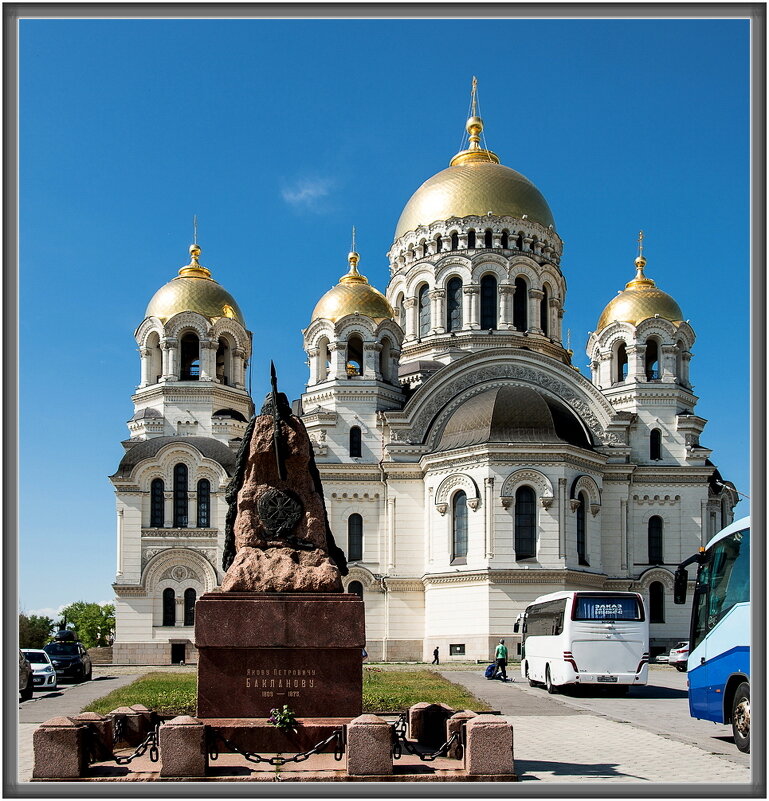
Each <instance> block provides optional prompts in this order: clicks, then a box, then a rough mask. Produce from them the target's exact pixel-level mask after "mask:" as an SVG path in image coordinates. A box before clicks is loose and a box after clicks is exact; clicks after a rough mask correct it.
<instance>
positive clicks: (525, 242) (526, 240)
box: [523, 234, 534, 253]
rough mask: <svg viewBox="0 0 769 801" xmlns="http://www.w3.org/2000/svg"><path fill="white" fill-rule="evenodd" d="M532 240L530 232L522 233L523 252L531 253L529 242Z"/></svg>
mask: <svg viewBox="0 0 769 801" xmlns="http://www.w3.org/2000/svg"><path fill="white" fill-rule="evenodd" d="M533 241H534V237H533V236H532V235H531V234H524V237H523V250H524V252H528V253H531V243H532V242H533Z"/></svg>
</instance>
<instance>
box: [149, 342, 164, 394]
mask: <svg viewBox="0 0 769 801" xmlns="http://www.w3.org/2000/svg"><path fill="white" fill-rule="evenodd" d="M147 350H148V351H149V356H148V357H147V358H148V359H149V364H148V365H147V382H148V383H149V384H157V383H158V381H160V379H161V378H162V377H163V354H162V352H161V350H160V337H159V335H158V333H157V332H156V331H153V332H152V333H151V334H150V335H149V336H148V337H147Z"/></svg>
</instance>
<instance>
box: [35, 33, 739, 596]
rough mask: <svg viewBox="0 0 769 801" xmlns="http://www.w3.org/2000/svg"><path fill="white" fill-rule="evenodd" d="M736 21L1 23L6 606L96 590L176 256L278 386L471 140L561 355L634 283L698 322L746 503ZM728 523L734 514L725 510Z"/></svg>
mask: <svg viewBox="0 0 769 801" xmlns="http://www.w3.org/2000/svg"><path fill="white" fill-rule="evenodd" d="M748 46H749V24H748V22H747V21H741V20H723V19H722V20H628V21H623V20H491V21H471V20H414V21H405V20H389V21H388V20H371V21H356V20H349V21H340V20H307V21H289V20H286V21H277V20H276V21H259V20H213V21H212V20H189V21H175V20H116V21H106V20H102V21H96V20H94V21H82V20H58V21H57V20H50V21H46V20H26V21H22V23H21V33H20V142H21V151H20V181H21V190H20V256H21V259H20V276H19V279H20V297H19V311H20V316H19V338H20V352H21V356H20V363H19V378H20V415H19V423H20V474H19V479H20V542H21V547H20V587H19V591H20V606H21V608H22V609H23V610H25V611H28V612H34V611H40V610H55V609H57V608H58V607H59V606H61V605H63V604H67V603H70V602H72V601H75V600H79V599H84V600H94V601H105V600H109V599H110V598H111V597H112V590H111V587H110V584H111V582H112V580H113V579H114V570H115V512H114V495H113V492H112V487H111V485H110V483H109V481H108V480H107V476H108V475H109V474H111V473H113V472H114V470H115V468H116V467H117V464H118V462H119V460H120V457H121V455H122V453H123V449H122V446H121V445H120V441H121V440H123V439H126V438H127V437H128V430H127V428H126V426H125V421H126V420H128V418H129V417H130V416H131V414H132V411H133V409H132V405H131V401H130V396H131V393H132V392H133V390H134V389H135V386H136V384H137V383H138V380H139V357H138V353H137V350H136V344H135V342H134V340H133V336H132V334H133V331H134V329H135V328H136V327H137V326H138V324H139V323H140V322H141V321H142V319H143V317H144V310H145V308H146V305H147V303H148V301H149V299H150V298H151V296H152V295H153V293H154V292H155V290H156V289H157V288H158V287H160V286H161V285H162V284H164V283H166V282H167V281H168V280H170V279H171V278H172V277H173V276H175V275H176V273H177V270H178V268H179V267H180V266H181V265H183V264H185V263H187V261H188V253H187V248H188V246H189V244H190V241H191V236H192V216H193V214H197V215H198V219H199V237H198V238H199V242H200V245H201V247H202V250H203V252H202V256H201V263H202V264H204V265H205V266H207V267H208V268H209V269H211V270H212V272H213V277H214V278H215V279H216V280H218V281H219V282H220V283H222V284H223V285H224V286H225V287H226V288H227V289H228V290H229V291H230V292H231V293H232V294H233V295H234V296H235V298H236V299H237V300H238V303H239V305H240V307H241V309H242V310H243V313H244V315H245V317H246V322H247V324H248V326H249V328H250V329H251V331H253V335H254V358H253V360H252V369H253V388H254V394H255V395H256V396H260V395H261V394H262V393H263V392H264V391H266V389H265V388H266V387H267V383H268V376H269V361H270V359H271V358H272V359H274V360H275V363H276V365H277V367H278V371H279V377H280V382H281V387H282V388H283V389H284V390H285V391H286V392H287V393H288V394H289V395H290V396H291V397H292V398H294V397H298V396H299V394H300V393H301V392H302V390H303V388H304V382H305V381H306V379H307V368H306V367H305V365H304V361H305V355H304V353H303V351H302V337H301V329H302V328H304V327H306V326H307V324H308V323H309V316H310V313H311V311H312V309H313V306H314V304H315V302H316V301H317V299H318V298H319V297H320V296H321V295H322V294H323V293H324V292H325V291H326V290H327V289H328V288H329V287H330V286H332V285H333V284H334V283H336V280H337V278H338V277H339V276H340V275H341V274H342V273H344V272H345V271H346V269H347V266H346V254H347V251H348V250H349V245H350V229H351V227H352V226H353V225H355V226H356V228H357V232H358V233H357V243H358V250H359V251H360V253H361V256H362V258H361V264H360V269H361V271H362V272H363V273H364V274H365V275H367V276H368V277H369V279H370V280H371V282H372V283H373V284H374V285H375V286H377V287H378V288H379V289H381V290H382V291H384V289H385V287H386V284H387V277H388V265H387V259H386V256H385V254H386V252H387V250H388V249H389V247H390V244H391V241H392V235H393V232H394V229H395V224H396V222H397V219H398V216H399V215H400V212H401V210H402V208H403V206H404V205H405V203H406V201H407V200H408V198H409V197H410V195H411V194H412V193H413V192H414V191H415V190H416V188H417V187H418V186H419V185H420V184H421V183H422V182H423V181H424V180H426V179H427V178H428V177H430V176H431V175H433V174H434V173H436V172H438V171H439V170H441V169H443V168H444V167H445V166H446V165H447V164H448V160H449V159H450V157H451V156H452V155H453V154H454V153H455V152H456V151H457V150H458V149H459V147H460V144H461V139H462V134H463V130H464V122H465V119H466V116H467V109H468V101H469V88H470V79H471V76H472V75H477V76H478V80H479V93H480V94H479V96H480V103H481V112H482V114H483V117H484V120H485V123H486V129H485V135H486V141H487V143H488V146H489V147H490V148H492V149H493V150H494V151H495V152H497V153H498V154H499V156H500V158H501V160H502V163H503V164H506V165H508V166H510V167H513V168H514V169H517V170H518V171H520V172H522V173H523V174H524V175H526V176H527V177H528V178H530V179H531V180H532V181H533V182H534V183H535V184H536V185H537V186H538V187H539V189H540V190H541V191H542V192H543V194H544V195H545V197H546V198H547V200H548V202H549V204H550V207H551V209H552V211H553V214H554V216H555V220H556V227H557V229H558V232H559V234H560V235H561V237H562V239H563V240H564V242H565V249H564V256H563V262H562V267H563V270H564V273H565V275H566V278H567V281H568V294H567V297H566V316H565V318H564V327H565V328H568V329H569V330H570V331H571V346H572V348H573V349H574V351H575V363H576V364H577V365H578V366H579V367H580V368H581V369H582V371H583V373H585V374H588V369H587V357H586V356H585V355H584V346H585V342H586V339H587V333H588V331H590V330H592V328H593V327H594V326H595V323H596V321H597V319H598V316H599V314H600V312H601V310H602V309H603V307H604V305H605V304H606V303H607V302H608V301H609V300H610V299H611V298H612V297H613V296H614V295H615V294H616V293H617V291H618V290H619V289H621V288H622V287H623V286H624V284H625V283H626V282H627V281H628V280H630V279H631V278H632V276H633V272H634V269H633V259H634V258H635V255H636V237H637V234H638V230H639V229H643V230H644V232H645V235H646V241H645V255H646V256H647V258H648V264H647V270H646V272H647V274H648V275H649V276H650V277H652V278H654V279H655V280H656V281H657V284H658V285H659V286H660V287H661V288H662V289H664V290H665V291H666V292H669V293H670V294H671V295H673V296H674V297H675V298H676V299H677V300H678V302H679V304H680V305H681V307H682V309H683V312H684V315H685V317H687V318H688V319H689V320H690V321H691V324H692V326H693V327H694V329H695V331H696V333H697V342H696V343H695V347H694V354H695V357H694V359H693V360H692V364H691V373H692V381H693V383H694V385H695V392H696V393H697V394H698V395H699V397H700V402H699V404H698V406H697V413H698V414H700V415H702V416H703V417H705V418H708V419H709V421H710V422H709V423H708V426H707V427H706V429H705V432H704V435H703V436H702V440H701V441H702V444H703V445H705V446H707V447H711V448H713V450H714V453H713V457H712V458H713V461H714V462H715V463H716V464H717V465H718V466H719V468H720V469H721V472H722V474H723V475H724V477H725V478H728V479H730V480H732V481H734V482H735V484H736V485H737V487H738V489H740V490H742V491H743V492H746V493H749V467H748V465H749V462H748V458H749V457H748V454H749V445H750V441H749V436H748V410H749V396H748V392H749V374H748V370H749V351H748V335H749V316H748V304H749V290H750V286H749V235H750V228H749V196H748V192H749V151H748V147H749V71H748V70H749V61H748V59H749V47H748ZM737 511H738V513H743V514H744V513H747V505H746V502H745V501H743V502H742V503H740V505H739V506H738V507H737Z"/></svg>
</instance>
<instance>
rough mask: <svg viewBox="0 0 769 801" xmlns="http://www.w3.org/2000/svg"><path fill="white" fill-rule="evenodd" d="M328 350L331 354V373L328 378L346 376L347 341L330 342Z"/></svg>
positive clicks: (343, 377)
mask: <svg viewBox="0 0 769 801" xmlns="http://www.w3.org/2000/svg"><path fill="white" fill-rule="evenodd" d="M328 352H329V354H330V356H331V371H330V372H331V375H330V376H329V378H333V379H337V380H338V379H345V378H347V343H346V342H330V343H329V345H328Z"/></svg>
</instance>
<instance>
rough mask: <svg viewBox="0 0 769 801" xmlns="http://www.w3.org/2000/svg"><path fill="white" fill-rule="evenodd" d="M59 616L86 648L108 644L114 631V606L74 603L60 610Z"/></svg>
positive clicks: (85, 602)
mask: <svg viewBox="0 0 769 801" xmlns="http://www.w3.org/2000/svg"><path fill="white" fill-rule="evenodd" d="M61 616H62V620H63V622H64V624H65V626H66V627H67V628H71V629H74V630H75V633H76V634H77V638H78V639H79V640H80V642H82V643H83V645H84V646H85V647H86V648H94V647H96V646H104V645H109V644H110V638H111V637H112V633H113V632H114V630H115V606H114V604H101V605H100V604H97V603H89V602H88V601H75V603H73V604H70V605H69V606H67V607H65V608H64V610H62V613H61Z"/></svg>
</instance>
